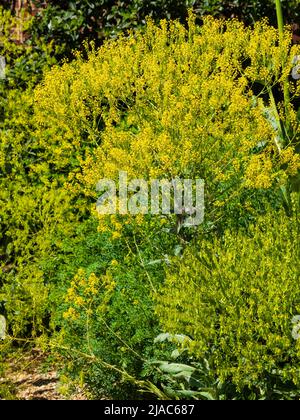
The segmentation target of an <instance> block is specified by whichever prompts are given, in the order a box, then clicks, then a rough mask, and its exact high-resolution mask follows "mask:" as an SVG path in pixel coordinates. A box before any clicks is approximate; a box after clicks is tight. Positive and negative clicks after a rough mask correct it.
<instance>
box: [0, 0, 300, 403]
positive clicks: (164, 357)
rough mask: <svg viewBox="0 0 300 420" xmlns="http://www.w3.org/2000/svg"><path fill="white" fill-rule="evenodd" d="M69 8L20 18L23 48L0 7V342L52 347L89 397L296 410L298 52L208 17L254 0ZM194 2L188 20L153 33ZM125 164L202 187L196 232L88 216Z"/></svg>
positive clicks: (258, 30) (283, 39)
mask: <svg viewBox="0 0 300 420" xmlns="http://www.w3.org/2000/svg"><path fill="white" fill-rule="evenodd" d="M36 3H38V2H36ZM78 3H79V2H77V1H66V2H54V1H53V2H49V6H48V7H47V8H46V9H43V10H41V11H40V12H39V14H38V15H37V17H36V18H34V19H33V20H32V19H29V20H28V19H27V18H26V19H25V17H24V22H25V21H26V25H27V30H28V34H29V33H30V34H31V37H30V36H29V37H28V39H27V41H26V42H25V44H23V45H19V44H16V42H15V39H14V37H13V33H12V32H11V28H13V27H14V25H15V24H16V19H19V18H15V17H12V16H11V15H10V14H9V13H8V12H7V11H3V10H1V14H0V19H1V20H0V22H1V25H2V27H3V28H5V30H3V33H2V35H1V46H2V51H3V54H4V55H5V56H6V57H7V62H8V68H7V73H6V78H5V79H3V80H0V84H1V85H0V86H1V96H0V101H1V117H0V130H1V141H0V256H1V264H0V315H4V316H5V318H6V320H7V324H8V331H7V333H8V337H7V340H6V341H5V344H7V341H11V342H13V343H17V342H18V340H20V339H31V338H34V340H36V341H35V342H36V343H38V344H39V345H45V343H46V347H47V346H48V348H51V349H52V351H54V352H55V353H56V354H59V355H60V357H62V358H63V360H64V365H65V369H64V374H66V375H68V376H69V377H71V378H72V379H73V380H74V381H78V380H79V381H81V382H83V383H86V384H87V385H88V386H89V389H90V390H91V391H92V392H93V395H94V396H95V397H100V396H103V395H109V396H110V397H116V398H129V397H133V396H139V395H140V394H139V391H141V390H142V391H143V392H146V393H147V395H151V396H153V395H156V396H157V397H158V398H168V397H173V398H184V397H188V398H193V397H194V398H213V399H232V398H240V399H259V398H272V399H277V398H287V399H289V398H291V399H295V398H299V396H300V391H299V389H300V385H299V362H300V352H299V343H300V342H299V340H298V338H297V337H296V338H295V334H292V331H293V327H294V328H295V323H296V322H298V321H297V319H298V318H295V317H297V315H299V314H300V307H299V302H300V296H299V287H298V282H299V214H298V212H299V193H297V191H296V190H297V185H298V182H299V169H300V158H299V154H298V153H297V150H298V147H299V123H300V121H299V112H297V111H298V109H297V107H295V104H297V101H298V100H299V97H300V84H299V81H295V80H292V79H291V78H290V82H287V80H288V78H289V76H290V74H291V71H292V69H293V67H294V66H295V62H294V61H293V59H294V57H295V56H297V55H299V54H300V49H299V47H297V46H293V47H292V46H291V42H290V41H291V40H290V34H289V32H288V31H287V32H286V33H285V34H284V35H283V36H280V34H279V33H278V31H277V30H276V29H275V28H273V27H271V26H269V25H268V24H267V23H266V22H265V21H263V22H259V23H256V24H255V25H254V27H246V26H244V25H243V24H242V23H240V22H238V21H237V20H228V21H219V20H215V19H213V18H211V17H209V18H208V17H203V15H204V14H206V13H212V14H215V15H227V14H230V15H231V14H238V13H237V11H241V10H242V11H243V12H245V15H240V14H239V17H241V18H243V19H244V20H246V21H247V23H251V22H252V20H253V19H256V18H257V17H260V16H262V15H263V14H264V13H267V12H268V4H266V2H264V5H265V9H264V10H262V7H261V2H258V1H257V2H247V7H246V6H245V7H244V8H243V7H241V3H243V4H244V2H239V1H238V2H230V5H231V6H232V7H233V9H230V8H229V6H228V7H226V8H225V2H219V1H215V2H205V5H206V6H203V2H199V4H198V2H196V1H195V2H181V1H178V2H169V1H159V2H156V1H153V2H147V4H146V2H141V1H139V0H136V1H133V2H116V4H115V6H114V7H112V8H110V9H109V7H108V3H109V2H105V1H99V2H93V3H92V2H88V1H81V2H80V7H79V4H78ZM191 3H193V4H192V6H194V7H195V9H196V11H197V16H198V17H199V16H201V18H203V22H202V25H201V26H199V25H198V24H197V23H198V19H197V16H194V15H190V17H189V19H188V25H185V24H181V23H179V22H178V21H177V22H171V23H167V21H162V22H161V23H160V25H159V26H157V25H156V24H155V22H154V21H156V20H159V19H160V18H161V17H172V18H180V19H181V20H182V21H185V18H186V16H187V13H188V12H187V8H188V6H191ZM220 3H222V4H220ZM271 3H272V2H270V10H271ZM289 3H290V4H289V5H288V6H289V7H288V8H289V11H290V13H291V14H290V16H291V17H290V16H289V19H292V16H294V17H296V16H297V13H298V12H297V8H298V6H297V4H296V3H297V2H296V3H295V4H293V2H289ZM226 6H227V5H226ZM231 6H230V7H231ZM250 6H251V13H250V12H249V8H248V7H250ZM235 7H236V9H235ZM225 9H226V10H225ZM272 10H274V8H272ZM225 12H226V13H225ZM149 14H150V15H152V17H153V18H154V21H148V23H147V26H146V27H145V28H144V29H143V31H141V32H140V31H137V32H133V31H132V32H130V33H129V34H127V35H126V36H121V35H120V36H118V37H116V35H117V34H119V33H120V32H121V31H123V30H124V29H129V28H130V29H133V28H138V27H140V26H141V25H144V23H145V17H146V15H149ZM95 16H99V19H95ZM246 16H247V19H246ZM270 16H274V11H273V12H272V14H271V15H270ZM105 37H110V38H111V37H112V38H114V39H111V40H110V41H105V42H104V44H103V45H102V43H103V39H104V38H105ZM50 39H51V40H52V39H53V42H52V43H51V42H50V43H49V41H50ZM83 40H87V41H88V40H93V41H95V45H94V46H90V47H87V46H86V47H84V48H82V45H81V43H82V41H83ZM97 44H99V45H100V44H101V47H100V48H97V47H96V46H97ZM73 49H81V52H77V53H76V54H75V55H74V57H73V60H72V61H69V62H65V63H63V64H62V63H60V64H58V63H59V62H60V59H61V58H63V57H68V58H70V57H71V50H73ZM53 64H56V65H54V66H53ZM49 67H52V69H51V70H50V71H48V69H49ZM41 78H42V81H41V83H40V84H38V85H37V86H36V84H37V83H38V82H39V80H41ZM284 86H285V87H286V88H287V89H288V91H289V96H290V104H288V106H284V105H283V101H282V100H281V98H282V97H283V95H282V92H283V90H284ZM120 170H122V171H127V172H128V175H129V177H131V178H143V179H145V180H146V181H150V180H151V179H163V178H171V177H172V178H174V177H180V178H192V179H195V178H203V179H204V180H205V207H206V209H205V220H204V223H203V224H202V225H200V226H198V227H197V228H187V227H183V226H182V225H180V224H179V220H178V217H177V216H176V215H169V216H164V215H159V216H151V215H137V216H134V215H126V216H121V215H109V216H101V215H99V214H97V212H96V211H95V210H96V209H95V207H96V205H95V203H96V200H97V198H98V193H97V192H96V184H97V182H98V181H99V180H100V179H101V178H110V179H113V180H115V181H117V180H118V176H119V171H120ZM295 319H296V321H295ZM157 336H158V338H156V337H157ZM120 383H121V385H120Z"/></svg>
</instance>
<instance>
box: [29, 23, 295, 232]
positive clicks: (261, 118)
mask: <svg viewBox="0 0 300 420" xmlns="http://www.w3.org/2000/svg"><path fill="white" fill-rule="evenodd" d="M212 34H213V36H212ZM289 37H290V35H289V34H288V33H287V34H286V35H285V36H284V39H283V40H282V42H281V43H279V42H278V33H277V31H276V30H275V29H274V28H272V27H270V26H268V25H267V23H266V22H260V23H257V24H256V25H255V27H254V29H250V28H245V27H244V26H243V24H242V23H240V22H237V21H235V20H232V21H228V22H226V23H225V22H224V21H222V20H220V21H218V20H214V19H212V18H205V20H204V25H203V26H201V27H197V26H196V25H195V19H194V17H193V16H191V17H190V19H189V28H188V29H186V28H185V27H184V26H182V25H180V24H179V23H178V22H171V23H166V22H163V23H162V24H161V26H160V27H156V26H155V25H154V24H153V23H152V22H151V21H150V22H148V27H147V29H146V31H145V33H141V34H139V33H137V34H135V35H134V36H133V35H132V37H131V38H129V39H128V38H127V39H126V38H125V37H124V38H123V37H121V38H120V39H118V40H116V41H111V42H107V43H105V44H104V45H103V46H102V47H101V48H100V49H99V51H92V52H91V53H90V54H89V58H88V60H87V61H84V59H83V58H81V57H80V56H78V57H77V60H75V61H74V62H73V63H68V64H65V65H64V66H63V67H62V68H55V69H53V70H52V72H50V73H49V74H48V75H47V76H46V78H45V81H44V84H43V86H40V87H39V88H38V89H37V90H36V93H35V99H36V106H35V115H36V119H37V121H39V122H40V124H41V130H43V132H44V134H43V136H42V137H43V138H44V139H45V142H44V144H43V147H45V148H49V147H51V142H52V141H55V142H56V143H57V144H60V151H59V154H60V158H59V162H60V164H61V165H62V166H63V165H65V164H66V162H67V160H68V159H69V155H70V151H74V150H75V151H76V150H80V149H82V147H83V141H84V142H85V143H86V144H88V145H93V146H94V145H95V146H96V145H98V147H95V148H94V149H93V153H88V154H86V156H85V157H84V158H83V159H82V172H80V173H79V172H78V173H76V175H74V176H71V177H70V182H73V183H75V184H76V183H78V184H79V186H80V188H81V190H82V189H84V191H85V193H86V194H88V195H92V196H94V197H96V195H95V186H96V184H97V182H98V181H99V180H100V179H102V178H109V179H113V180H115V181H117V180H118V175H119V171H120V170H122V171H127V173H128V178H129V179H130V178H131V179H132V178H138V179H140V178H143V179H146V180H150V179H154V178H169V179H171V178H175V177H177V176H178V177H181V178H189V179H195V178H203V179H204V180H205V183H206V193H207V197H211V201H212V202H215V201H216V200H217V201H218V203H219V204H220V203H223V202H225V201H226V200H224V197H222V199H221V200H220V197H219V194H220V193H219V190H224V186H225V185H226V184H228V185H235V186H237V185H240V186H241V185H242V186H244V187H246V188H270V187H271V186H272V184H273V182H274V180H275V179H276V177H278V174H279V172H280V171H282V167H281V163H280V160H283V161H284V162H285V164H286V165H287V167H288V171H289V173H295V172H296V171H297V168H298V157H295V155H294V153H293V152H292V150H291V149H289V150H288V151H286V152H285V153H284V154H283V155H282V157H281V158H278V154H277V149H276V145H275V144H274V137H275V135H276V133H275V130H274V127H272V124H271V123H270V122H269V121H268V120H267V118H266V116H265V109H266V107H267V105H268V104H267V103H264V102H263V100H262V99H257V98H254V96H253V92H252V91H251V86H252V85H253V84H254V83H256V82H257V81H259V82H260V83H261V86H262V91H263V90H265V89H268V88H270V87H272V86H273V85H274V84H275V83H279V84H280V83H282V82H283V80H285V79H286V76H287V74H288V73H289V72H290V71H291V70H292V66H293V65H292V57H291V55H290V54H289V52H288V48H287V46H288V43H289ZM298 50H299V47H295V48H293V50H292V54H296V53H297V52H298ZM283 63H284V64H285V65H284V66H283ZM291 92H292V93H293V94H294V95H297V94H300V90H299V87H298V86H297V87H294V88H293V87H292V85H291ZM290 112H291V115H290V118H291V122H292V124H293V125H295V126H296V117H295V113H294V111H293V110H292V109H291V110H290ZM45 132H46V133H47V136H46V137H45ZM83 139H84V140H83ZM259 144H264V145H265V147H264V148H263V150H261V151H260V152H259V153H257V154H256V155H254V154H253V150H254V149H255V148H257V146H258V145H259ZM49 163H51V162H49ZM56 165H57V162H56ZM284 173H285V171H284ZM216 184H218V185H220V188H219V189H218V187H217V186H216ZM225 189H226V188H225ZM207 205H208V206H209V205H210V203H207ZM123 224H124V220H123V219H120V220H119V221H118V222H115V221H112V220H110V218H105V217H100V218H99V231H100V232H107V231H109V232H110V233H111V235H112V238H113V239H114V240H117V239H119V238H121V237H122V232H123V229H122V226H121V225H123Z"/></svg>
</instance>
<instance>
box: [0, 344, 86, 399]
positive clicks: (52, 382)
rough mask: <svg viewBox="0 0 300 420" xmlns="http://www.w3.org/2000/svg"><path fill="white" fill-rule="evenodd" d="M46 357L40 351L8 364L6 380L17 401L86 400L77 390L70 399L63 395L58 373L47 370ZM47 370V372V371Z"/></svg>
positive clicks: (2, 379)
mask: <svg viewBox="0 0 300 420" xmlns="http://www.w3.org/2000/svg"><path fill="white" fill-rule="evenodd" d="M46 366H47V362H46V357H45V355H43V354H42V353H40V352H38V351H36V352H35V351H33V352H32V353H30V354H25V355H22V356H21V357H19V359H18V360H13V361H12V360H11V361H9V363H8V368H7V370H6V374H5V378H0V383H2V384H7V386H9V388H10V389H11V390H12V391H11V392H13V396H14V399H16V400H86V399H87V398H86V396H85V395H84V392H83V391H82V390H76V391H75V393H74V394H73V395H71V396H69V397H66V396H63V395H61V393H60V392H59V388H60V384H59V379H58V374H57V371H55V370H49V368H47V369H46V368H45V367H46ZM45 369H46V370H45Z"/></svg>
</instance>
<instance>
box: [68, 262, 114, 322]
mask: <svg viewBox="0 0 300 420" xmlns="http://www.w3.org/2000/svg"><path fill="white" fill-rule="evenodd" d="M111 265H112V267H116V266H117V265H118V262H117V261H116V260H113V261H112V263H111ZM115 287H116V283H115V281H114V280H113V277H112V275H111V274H110V273H109V272H108V273H106V275H104V276H102V277H101V279H100V278H99V277H97V276H96V275H95V274H94V273H92V274H91V275H90V276H89V277H88V278H87V275H86V272H85V271H84V270H82V269H80V270H79V271H78V273H77V275H76V276H75V277H74V279H73V281H72V282H71V285H70V288H69V289H68V291H67V294H66V298H65V301H66V303H68V304H70V307H69V308H68V310H67V311H66V312H65V313H64V314H63V317H64V319H66V320H71V321H76V320H77V319H79V318H80V315H81V314H83V313H86V314H87V315H89V316H90V315H92V314H93V313H94V314H95V313H101V314H103V313H104V312H105V311H106V310H107V307H108V304H109V302H110V299H111V297H112V295H113V293H114V290H115ZM99 301H100V302H101V303H100V305H99Z"/></svg>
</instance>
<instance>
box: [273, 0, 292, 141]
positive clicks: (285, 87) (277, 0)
mask: <svg viewBox="0 0 300 420" xmlns="http://www.w3.org/2000/svg"><path fill="white" fill-rule="evenodd" d="M275 3H276V14H277V22H278V30H279V42H280V45H281V44H282V42H283V38H284V21H283V13H282V5H281V1H280V0H275ZM284 65H285V63H283V67H284ZM283 93H284V107H285V115H286V132H287V135H288V134H289V132H290V100H291V98H290V89H289V80H288V78H286V79H285V80H284V82H283Z"/></svg>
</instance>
